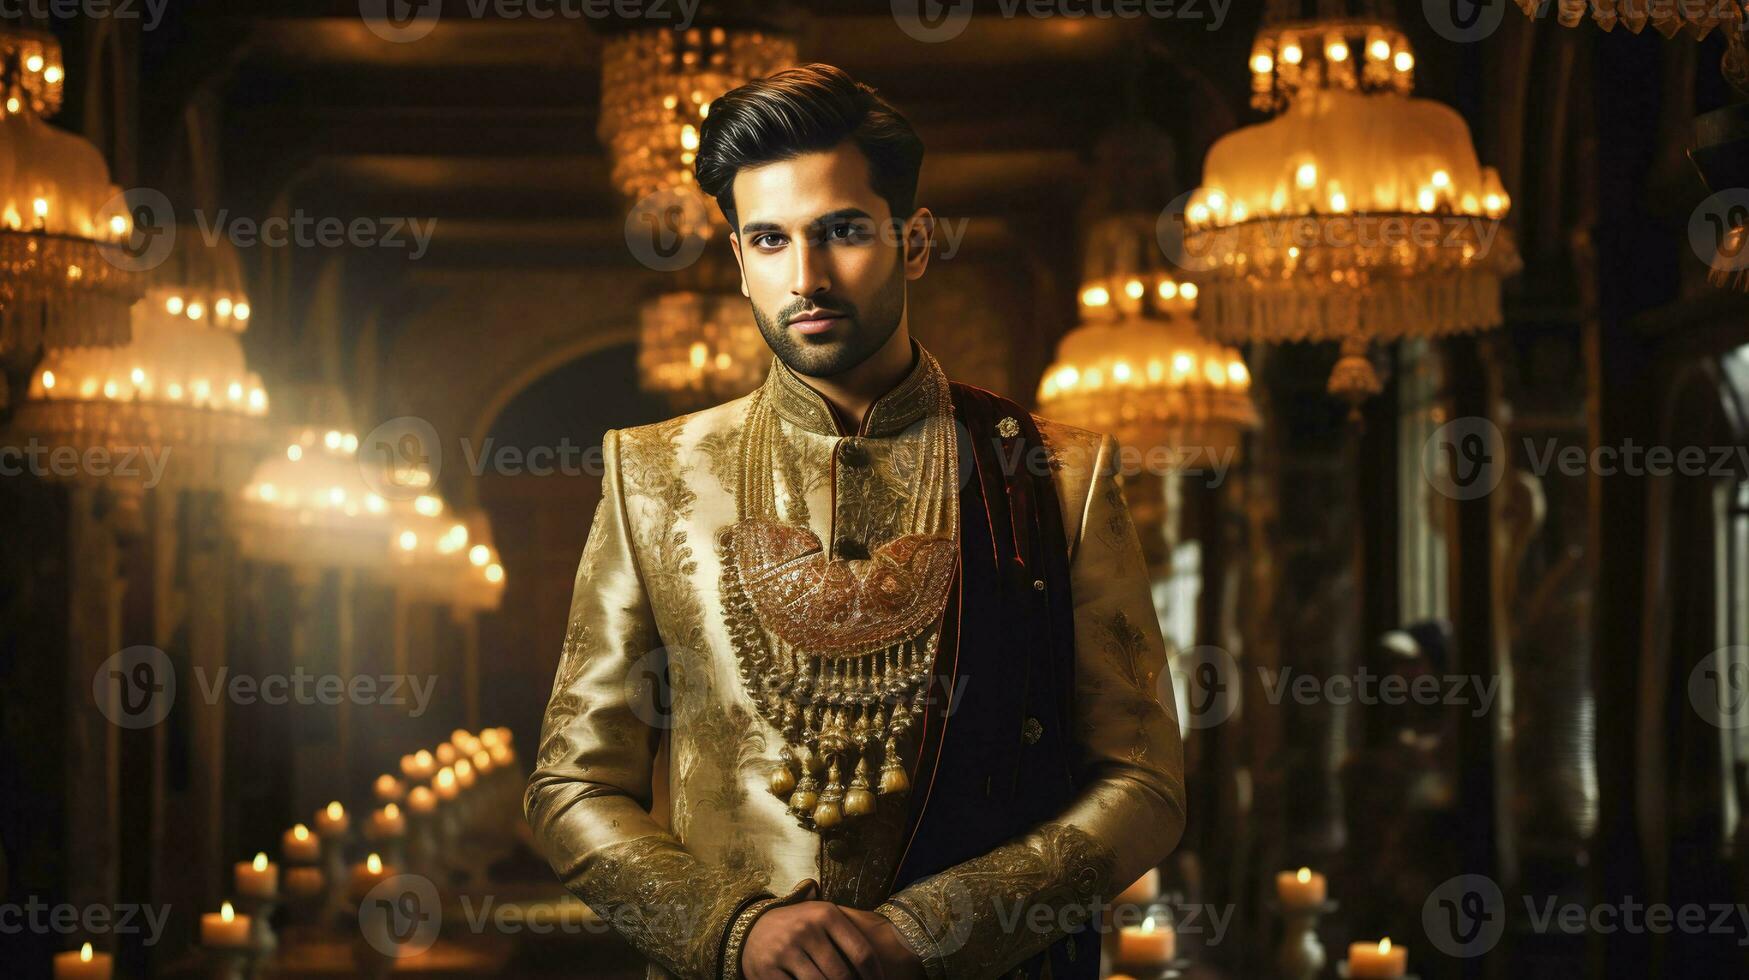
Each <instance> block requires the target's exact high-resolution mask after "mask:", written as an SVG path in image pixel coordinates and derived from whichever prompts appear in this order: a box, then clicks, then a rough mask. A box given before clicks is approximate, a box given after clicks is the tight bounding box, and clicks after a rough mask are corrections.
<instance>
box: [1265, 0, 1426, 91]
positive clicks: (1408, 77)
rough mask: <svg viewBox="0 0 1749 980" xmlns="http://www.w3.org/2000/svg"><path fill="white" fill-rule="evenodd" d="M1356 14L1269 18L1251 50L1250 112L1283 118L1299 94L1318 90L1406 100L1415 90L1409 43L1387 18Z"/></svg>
mask: <svg viewBox="0 0 1749 980" xmlns="http://www.w3.org/2000/svg"><path fill="white" fill-rule="evenodd" d="M1275 6H1276V7H1278V8H1279V7H1281V6H1282V5H1281V4H1279V3H1277V4H1275ZM1357 14H1358V15H1357V16H1353V17H1332V18H1325V19H1320V20H1298V19H1293V17H1292V15H1291V14H1283V13H1278V14H1276V15H1275V16H1273V17H1271V18H1269V19H1268V22H1267V23H1265V24H1264V26H1263V28H1262V29H1261V30H1259V31H1258V32H1257V40H1256V41H1255V42H1254V43H1253V44H1252V46H1251V106H1252V108H1255V109H1259V110H1261V111H1264V112H1279V111H1280V110H1282V109H1283V108H1286V106H1287V105H1288V103H1290V102H1292V101H1293V99H1294V98H1295V97H1296V96H1298V95H1300V94H1301V93H1303V92H1309V91H1316V90H1318V89H1335V90H1339V91H1347V92H1395V93H1397V94H1398V95H1408V94H1409V91H1410V89H1411V88H1413V87H1414V84H1415V53H1414V52H1413V51H1411V50H1410V49H1409V41H1408V39H1407V38H1405V37H1404V36H1403V32H1402V31H1400V30H1398V29H1397V26H1396V25H1395V24H1394V23H1392V22H1391V21H1390V19H1389V18H1387V17H1381V16H1377V15H1376V13H1375V12H1372V11H1366V10H1362V11H1358V12H1357Z"/></svg>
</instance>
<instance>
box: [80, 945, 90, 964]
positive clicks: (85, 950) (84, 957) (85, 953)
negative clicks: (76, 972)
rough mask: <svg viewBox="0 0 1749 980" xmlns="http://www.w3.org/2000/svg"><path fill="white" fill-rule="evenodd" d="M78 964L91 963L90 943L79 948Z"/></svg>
mask: <svg viewBox="0 0 1749 980" xmlns="http://www.w3.org/2000/svg"><path fill="white" fill-rule="evenodd" d="M79 962H81V963H89V962H91V944H90V943H86V944H85V945H83V946H81V947H79Z"/></svg>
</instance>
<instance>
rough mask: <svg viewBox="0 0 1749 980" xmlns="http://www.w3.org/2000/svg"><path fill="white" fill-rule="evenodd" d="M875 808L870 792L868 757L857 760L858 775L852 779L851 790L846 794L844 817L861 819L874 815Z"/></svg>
mask: <svg viewBox="0 0 1749 980" xmlns="http://www.w3.org/2000/svg"><path fill="white" fill-rule="evenodd" d="M874 808H875V798H874V794H873V793H870V792H869V791H868V757H867V756H864V757H862V758H861V759H858V760H856V775H855V776H853V777H851V780H850V789H849V791H847V792H846V793H845V794H844V815H845V816H847V817H861V816H865V815H867V814H870V813H873V812H874Z"/></svg>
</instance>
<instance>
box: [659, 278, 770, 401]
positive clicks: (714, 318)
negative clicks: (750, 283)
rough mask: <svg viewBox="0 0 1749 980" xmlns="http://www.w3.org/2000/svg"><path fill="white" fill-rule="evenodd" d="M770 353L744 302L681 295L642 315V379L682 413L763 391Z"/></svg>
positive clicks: (724, 296) (726, 295) (733, 296)
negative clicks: (761, 380) (763, 380)
mask: <svg viewBox="0 0 1749 980" xmlns="http://www.w3.org/2000/svg"><path fill="white" fill-rule="evenodd" d="M769 363H770V355H769V349H768V348H767V347H766V345H765V338H764V337H763V336H761V335H760V333H759V327H758V325H757V324H755V323H754V321H753V313H752V310H751V308H750V307H749V306H748V305H747V300H746V298H745V297H743V296H741V295H740V294H739V293H732V292H723V293H715V292H705V291H699V290H677V291H674V292H668V293H663V294H661V295H659V296H656V297H653V298H652V299H650V300H648V301H647V302H645V304H644V306H643V309H642V310H640V311H639V332H638V378H639V382H640V383H641V384H642V386H643V387H644V388H645V389H647V390H649V391H654V392H659V393H661V394H663V395H666V396H667V397H668V398H669V399H670V400H671V401H673V402H674V404H675V405H676V406H677V407H679V408H682V409H690V408H698V407H703V406H706V405H711V404H715V403H718V402H724V401H728V400H730V399H732V398H739V397H741V396H742V395H745V394H746V393H748V392H749V391H752V390H753V389H754V388H755V387H757V386H758V384H759V381H760V378H761V377H762V376H763V374H764V370H765V368H766V367H767V366H768V364H769Z"/></svg>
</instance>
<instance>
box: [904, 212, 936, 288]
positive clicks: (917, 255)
mask: <svg viewBox="0 0 1749 980" xmlns="http://www.w3.org/2000/svg"><path fill="white" fill-rule="evenodd" d="M903 244H904V249H905V252H904V254H905V278H906V279H909V280H917V279H921V278H923V273H924V271H925V270H927V269H928V268H929V256H930V254H931V253H932V252H933V251H934V250H935V215H933V214H931V213H930V211H929V209H928V208H918V209H917V210H916V211H914V212H913V213H912V214H911V217H909V218H907V219H905V228H904V243H903Z"/></svg>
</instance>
